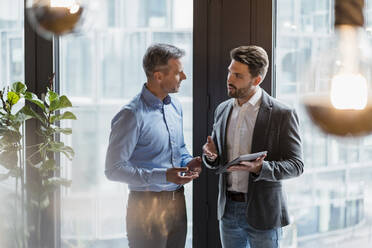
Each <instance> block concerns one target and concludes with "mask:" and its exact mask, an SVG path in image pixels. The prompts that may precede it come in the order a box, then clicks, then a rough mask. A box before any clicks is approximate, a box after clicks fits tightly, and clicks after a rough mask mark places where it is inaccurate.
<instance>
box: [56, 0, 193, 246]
mask: <svg viewBox="0 0 372 248" xmlns="http://www.w3.org/2000/svg"><path fill="white" fill-rule="evenodd" d="M192 9H193V8H192V1H191V0H187V1H185V0H161V1H160V0H159V1H150V0H138V1H129V0H102V1H100V12H99V13H98V16H97V18H95V19H96V23H95V24H94V27H95V28H94V29H93V30H91V31H89V32H87V33H86V34H83V35H79V36H66V37H64V38H62V39H61V42H60V54H61V58H60V60H61V68H60V69H61V85H60V88H61V93H63V94H67V96H68V97H71V98H70V99H71V100H72V102H73V105H74V106H76V107H75V108H74V109H73V112H74V113H76V115H77V117H78V120H77V121H72V122H70V123H65V125H66V126H72V128H73V134H72V136H71V137H69V139H68V140H65V142H67V143H69V144H70V145H72V147H73V148H74V150H75V153H76V156H75V158H74V160H73V161H72V162H69V161H65V160H63V161H62V163H63V174H64V175H65V176H66V177H68V178H70V179H72V186H71V187H70V188H67V189H64V191H63V193H62V247H66V248H67V247H97V248H98V247H126V246H127V241H126V226H125V216H126V202H127V196H128V189H127V185H126V184H120V183H117V182H110V181H108V180H107V179H106V178H105V176H104V162H105V155H106V149H107V145H108V138H109V132H110V122H111V119H112V118H113V116H114V115H115V114H116V113H117V112H118V111H119V109H120V108H121V107H122V106H123V105H124V104H126V103H127V102H128V101H129V100H130V99H131V98H133V97H134V96H135V95H136V94H138V93H139V92H140V90H141V88H142V85H143V84H144V83H145V82H146V77H145V74H144V72H143V69H142V57H143V55H144V53H145V50H146V48H147V47H148V46H149V45H150V44H151V43H153V42H164V43H169V44H173V45H176V46H178V47H180V48H183V49H185V50H186V57H185V58H183V64H184V70H185V72H186V75H187V77H188V79H187V80H185V81H183V83H182V86H181V92H180V93H178V94H176V95H174V96H175V97H177V98H178V99H179V100H180V102H181V103H182V106H183V113H184V135H185V142H186V144H187V147H188V149H189V151H192V147H191V145H192V26H193V25H192V18H184V19H180V18H179V16H192ZM191 186H192V185H191V184H187V186H186V191H185V195H186V202H187V211H188V213H187V214H188V234H187V235H188V236H187V245H186V246H187V247H191V246H192V242H191V237H192V236H191V235H192V187H191Z"/></svg>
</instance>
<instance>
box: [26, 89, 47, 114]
mask: <svg viewBox="0 0 372 248" xmlns="http://www.w3.org/2000/svg"><path fill="white" fill-rule="evenodd" d="M25 99H26V100H28V101H30V102H32V103H35V104H36V105H37V106H39V108H41V109H42V110H43V111H44V112H45V105H44V103H43V101H41V100H40V99H39V98H38V97H37V95H35V94H34V93H32V92H26V93H25Z"/></svg>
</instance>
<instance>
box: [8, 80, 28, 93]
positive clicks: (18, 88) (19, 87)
mask: <svg viewBox="0 0 372 248" xmlns="http://www.w3.org/2000/svg"><path fill="white" fill-rule="evenodd" d="M26 90H27V86H26V85H25V84H23V83H21V82H15V83H13V84H12V91H14V92H16V93H18V94H24V93H25V92H26Z"/></svg>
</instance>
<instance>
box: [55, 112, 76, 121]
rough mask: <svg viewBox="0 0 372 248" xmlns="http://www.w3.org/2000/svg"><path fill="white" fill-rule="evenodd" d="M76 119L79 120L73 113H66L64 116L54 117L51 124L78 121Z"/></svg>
mask: <svg viewBox="0 0 372 248" xmlns="http://www.w3.org/2000/svg"><path fill="white" fill-rule="evenodd" d="M76 119H77V118H76V116H75V115H74V114H73V113H72V112H70V111H66V112H64V113H63V114H62V115H53V116H52V117H51V123H54V122H56V121H60V120H76Z"/></svg>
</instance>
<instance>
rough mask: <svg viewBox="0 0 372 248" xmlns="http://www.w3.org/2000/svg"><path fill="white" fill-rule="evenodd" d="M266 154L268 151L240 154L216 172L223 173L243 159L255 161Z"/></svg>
mask: <svg viewBox="0 0 372 248" xmlns="http://www.w3.org/2000/svg"><path fill="white" fill-rule="evenodd" d="M266 154H267V151H262V152H256V153H250V154H244V155H240V156H239V157H237V158H235V159H233V160H232V161H230V162H228V163H227V164H225V165H224V166H222V167H220V168H219V169H217V171H216V174H221V173H224V172H226V170H227V169H228V168H229V167H230V166H232V165H235V164H239V163H240V162H242V161H253V160H256V159H257V158H259V157H261V156H263V155H266Z"/></svg>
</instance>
